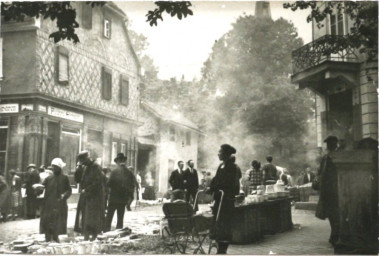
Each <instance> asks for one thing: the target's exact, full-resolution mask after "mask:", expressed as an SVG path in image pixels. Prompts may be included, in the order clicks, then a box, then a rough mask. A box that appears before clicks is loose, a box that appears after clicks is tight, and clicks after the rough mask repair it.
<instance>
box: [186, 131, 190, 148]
mask: <svg viewBox="0 0 379 256" xmlns="http://www.w3.org/2000/svg"><path fill="white" fill-rule="evenodd" d="M186 145H187V146H190V145H191V132H186Z"/></svg>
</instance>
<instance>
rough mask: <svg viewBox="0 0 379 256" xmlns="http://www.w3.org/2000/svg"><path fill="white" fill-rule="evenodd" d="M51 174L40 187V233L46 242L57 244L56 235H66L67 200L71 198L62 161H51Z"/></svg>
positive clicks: (58, 159)
mask: <svg viewBox="0 0 379 256" xmlns="http://www.w3.org/2000/svg"><path fill="white" fill-rule="evenodd" d="M51 165H52V166H53V173H54V175H51V176H49V177H47V178H46V179H45V180H44V181H43V183H42V185H44V187H45V195H44V201H43V204H42V212H41V222H40V233H41V234H45V238H46V242H50V241H52V240H54V241H56V242H58V235H61V234H66V233H67V215H68V207H67V199H68V198H69V197H70V196H71V192H72V191H71V186H70V182H69V180H68V177H67V175H64V174H62V168H63V167H64V166H65V165H66V164H65V163H64V162H63V161H62V159H60V158H55V159H53V161H52V163H51Z"/></svg>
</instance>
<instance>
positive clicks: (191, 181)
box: [184, 160, 199, 209]
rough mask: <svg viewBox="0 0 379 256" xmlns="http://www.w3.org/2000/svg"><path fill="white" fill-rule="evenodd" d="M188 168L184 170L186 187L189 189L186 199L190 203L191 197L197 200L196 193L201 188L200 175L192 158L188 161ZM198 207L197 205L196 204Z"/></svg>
mask: <svg viewBox="0 0 379 256" xmlns="http://www.w3.org/2000/svg"><path fill="white" fill-rule="evenodd" d="M187 165H188V168H187V170H185V172H184V180H185V188H186V189H187V193H186V201H187V203H189V201H190V197H192V200H193V202H195V198H196V193H197V190H198V189H199V177H198V176H197V170H196V169H195V168H194V163H193V161H192V160H189V161H188V162H187ZM195 207H196V209H197V205H196V206H195Z"/></svg>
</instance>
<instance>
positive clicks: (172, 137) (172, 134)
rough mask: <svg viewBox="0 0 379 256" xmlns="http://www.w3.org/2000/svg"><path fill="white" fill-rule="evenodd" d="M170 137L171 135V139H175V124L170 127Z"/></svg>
mask: <svg viewBox="0 0 379 256" xmlns="http://www.w3.org/2000/svg"><path fill="white" fill-rule="evenodd" d="M169 137H170V141H175V127H174V126H170V128H169Z"/></svg>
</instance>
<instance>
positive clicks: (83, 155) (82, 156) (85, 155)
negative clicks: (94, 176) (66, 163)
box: [78, 150, 89, 163]
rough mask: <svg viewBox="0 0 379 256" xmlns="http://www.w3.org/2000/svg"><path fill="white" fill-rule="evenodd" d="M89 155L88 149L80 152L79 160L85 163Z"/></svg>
mask: <svg viewBox="0 0 379 256" xmlns="http://www.w3.org/2000/svg"><path fill="white" fill-rule="evenodd" d="M88 157H89V153H88V151H87V150H85V151H82V152H80V153H79V154H78V161H79V162H80V163H83V161H85V160H87V158H88Z"/></svg>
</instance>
